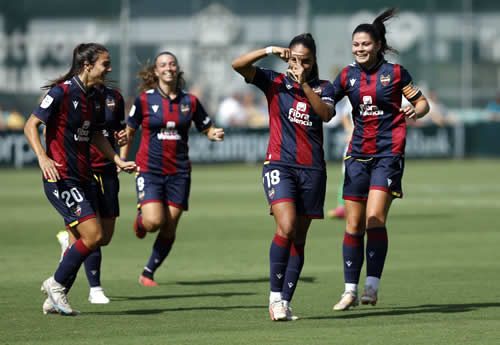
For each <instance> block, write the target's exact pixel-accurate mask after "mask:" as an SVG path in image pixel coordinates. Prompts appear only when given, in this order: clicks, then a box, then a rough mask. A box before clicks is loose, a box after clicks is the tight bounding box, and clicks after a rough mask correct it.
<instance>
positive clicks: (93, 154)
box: [90, 86, 125, 172]
mask: <svg viewBox="0 0 500 345" xmlns="http://www.w3.org/2000/svg"><path fill="white" fill-rule="evenodd" d="M95 107H96V119H97V122H98V123H99V125H100V126H101V127H102V128H103V130H102V133H103V134H104V136H105V137H106V138H107V139H108V141H109V143H110V144H111V146H112V147H113V148H115V149H116V140H115V136H114V133H115V132H117V131H120V130H122V129H123V128H124V127H125V122H124V121H125V106H124V101H123V97H122V95H121V94H120V92H118V91H117V90H115V89H112V88H110V87H107V86H103V87H101V88H100V89H99V90H96V105H95ZM90 160H91V164H92V170H93V171H97V172H100V171H102V170H103V169H104V168H105V167H107V166H109V165H114V162H112V161H110V160H109V159H107V158H106V157H105V156H104V155H103V154H102V153H101V151H99V150H98V149H97V147H95V146H94V145H90Z"/></svg>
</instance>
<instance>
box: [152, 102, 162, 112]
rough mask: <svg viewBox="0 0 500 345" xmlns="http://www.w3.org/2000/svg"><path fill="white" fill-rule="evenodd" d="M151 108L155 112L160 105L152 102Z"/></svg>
mask: <svg viewBox="0 0 500 345" xmlns="http://www.w3.org/2000/svg"><path fill="white" fill-rule="evenodd" d="M151 108H152V109H153V111H154V112H155V113H156V112H157V111H158V109H159V108H160V106H159V105H158V104H153V105H152V106H151Z"/></svg>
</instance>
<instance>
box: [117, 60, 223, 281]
mask: <svg viewBox="0 0 500 345" xmlns="http://www.w3.org/2000/svg"><path fill="white" fill-rule="evenodd" d="M182 74H183V72H181V70H180V67H179V65H178V62H177V58H176V57H175V55H174V54H172V53H171V52H166V51H165V52H162V53H160V54H159V55H158V56H156V58H155V59H154V62H153V64H152V65H147V66H145V68H144V69H143V70H142V71H140V72H139V74H138V76H139V77H140V78H141V79H142V83H141V85H140V86H139V90H140V91H141V92H142V93H141V94H140V95H139V97H137V99H136V101H135V104H134V105H133V106H132V109H131V110H130V114H129V118H128V121H127V135H128V137H129V140H128V144H127V145H125V146H124V152H125V156H126V155H128V152H129V150H130V145H131V144H132V141H133V138H134V135H135V132H136V130H137V129H138V128H139V126H141V125H142V138H141V144H140V147H139V151H138V153H137V156H136V159H137V176H136V189H137V199H138V207H139V211H138V213H137V217H136V220H135V223H134V230H135V233H136V236H137V237H139V238H144V236H146V233H147V232H155V231H157V230H160V231H159V233H158V236H157V237H156V240H155V242H154V244H153V253H152V254H151V257H150V259H149V262H148V264H147V265H146V266H145V267H144V271H143V272H142V274H141V275H140V277H139V283H140V284H141V285H143V286H157V285H158V284H157V283H156V282H155V281H154V277H153V275H154V272H155V271H156V269H157V268H158V267H159V266H160V265H161V264H162V262H163V261H164V260H165V258H166V257H167V255H168V254H169V252H170V250H171V248H172V245H173V243H174V240H175V233H176V229H177V224H178V223H179V219H180V217H181V215H182V212H183V211H184V210H187V209H188V199H189V191H190V186H191V163H190V161H189V157H188V132H189V129H190V127H191V123H192V122H194V124H195V126H196V128H197V129H198V131H200V132H203V133H205V134H206V136H207V137H208V139H210V140H211V141H222V140H223V139H224V130H223V129H222V128H215V127H214V126H213V124H212V121H211V120H210V118H209V117H208V115H207V113H206V112H205V109H203V106H202V105H201V103H200V102H199V100H198V99H197V98H196V97H195V96H194V95H191V94H189V93H186V92H185V91H183V87H184V79H183V78H182Z"/></svg>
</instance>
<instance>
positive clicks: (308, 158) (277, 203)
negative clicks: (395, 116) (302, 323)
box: [232, 33, 334, 321]
mask: <svg viewBox="0 0 500 345" xmlns="http://www.w3.org/2000/svg"><path fill="white" fill-rule="evenodd" d="M266 55H275V56H278V57H280V58H281V59H283V60H284V61H285V62H288V64H289V68H288V71H287V74H282V73H277V72H274V71H271V70H266V69H262V68H259V67H256V66H254V65H253V64H254V63H255V62H256V61H258V60H260V59H262V58H263V57H265V56H266ZM232 65H233V68H234V69H235V70H236V71H237V72H238V73H239V74H241V75H242V76H243V77H244V78H245V81H246V82H249V83H252V84H254V85H255V86H257V87H258V88H259V89H261V90H262V91H263V92H264V94H265V95H266V97H267V102H268V107H269V119H270V138H269V145H268V148H267V154H266V161H265V162H264V168H263V171H262V175H263V184H264V190H265V193H266V196H267V199H268V202H269V205H270V206H271V212H272V214H273V216H274V220H275V222H276V234H275V236H274V239H273V241H272V243H271V249H270V255H269V257H270V285H271V293H270V297H269V313H270V316H271V320H273V321H278V320H295V319H297V318H296V317H295V316H292V313H291V309H290V301H291V300H292V296H293V293H294V291H295V288H296V286H297V282H298V279H299V276H300V272H301V270H302V266H303V264H304V246H305V241H306V235H307V230H308V229H309V225H310V224H311V219H312V218H323V204H324V200H325V190H326V169H325V160H324V151H323V127H322V126H323V125H322V122H328V121H329V120H330V119H331V118H332V117H333V115H334V108H333V86H332V85H331V84H330V83H329V82H328V81H323V80H319V77H318V64H317V62H316V44H315V42H314V39H313V37H312V36H311V34H309V33H307V34H301V35H298V36H296V37H294V38H293V39H292V41H291V42H290V44H289V46H288V48H281V47H267V48H265V49H259V50H255V51H251V52H249V53H247V54H244V55H242V56H240V57H238V58H236V59H235V60H234V61H233V64H232Z"/></svg>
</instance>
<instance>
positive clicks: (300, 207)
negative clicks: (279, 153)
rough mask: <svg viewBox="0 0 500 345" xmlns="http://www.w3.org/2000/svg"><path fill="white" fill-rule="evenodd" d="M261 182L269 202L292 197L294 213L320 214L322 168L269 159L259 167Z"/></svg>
mask: <svg viewBox="0 0 500 345" xmlns="http://www.w3.org/2000/svg"><path fill="white" fill-rule="evenodd" d="M262 184H263V185H264V191H265V193H266V197H267V201H268V202H269V205H270V206H272V205H274V204H277V203H279V202H283V201H292V202H294V203H295V207H296V210H297V214H300V215H304V216H307V217H309V218H323V216H324V215H323V207H324V204H325V193H326V170H315V169H302V168H294V167H290V166H283V165H278V164H273V163H269V164H266V165H264V168H263V169H262Z"/></svg>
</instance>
